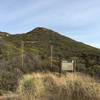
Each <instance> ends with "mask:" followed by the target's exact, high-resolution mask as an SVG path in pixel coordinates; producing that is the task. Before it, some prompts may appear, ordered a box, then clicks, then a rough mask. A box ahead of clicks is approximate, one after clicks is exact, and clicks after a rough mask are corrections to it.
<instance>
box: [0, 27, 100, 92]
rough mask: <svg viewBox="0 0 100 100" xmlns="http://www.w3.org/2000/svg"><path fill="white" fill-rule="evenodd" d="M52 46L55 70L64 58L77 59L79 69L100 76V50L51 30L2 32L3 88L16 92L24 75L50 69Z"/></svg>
mask: <svg viewBox="0 0 100 100" xmlns="http://www.w3.org/2000/svg"><path fill="white" fill-rule="evenodd" d="M22 41H24V51H23V50H22ZM32 41H33V42H32ZM51 45H52V46H53V71H56V72H58V71H59V65H60V60H61V59H66V60H71V59H76V60H77V68H76V70H77V71H79V72H83V73H87V74H90V75H95V76H98V77H100V49H97V48H94V47H92V46H89V45H86V44H84V43H81V42H78V41H75V40H73V39H70V38H68V37H65V36H63V35H61V34H59V33H57V32H54V31H52V30H50V29H46V28H43V27H37V28H35V29H34V30H32V31H30V32H27V33H23V34H16V35H12V34H9V33H5V32H0V89H2V90H12V91H14V90H15V89H16V87H17V84H18V83H17V80H18V79H19V78H20V77H21V76H22V75H23V74H26V73H31V72H35V71H48V70H50V46H51ZM22 52H23V53H22ZM22 54H24V55H22ZM22 56H23V63H24V64H23V66H22Z"/></svg>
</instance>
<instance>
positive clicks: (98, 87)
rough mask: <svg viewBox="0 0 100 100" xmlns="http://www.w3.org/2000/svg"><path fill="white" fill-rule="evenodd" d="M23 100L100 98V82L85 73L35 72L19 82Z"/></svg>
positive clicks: (83, 99)
mask: <svg viewBox="0 0 100 100" xmlns="http://www.w3.org/2000/svg"><path fill="white" fill-rule="evenodd" d="M18 93H19V94H20V97H21V100H100V84H99V83H97V82H96V81H95V80H94V79H92V78H90V77H89V76H86V75H83V74H79V73H78V74H67V75H66V76H61V77H59V76H58V75H54V74H50V73H49V74H43V73H33V74H32V75H25V76H24V77H23V79H22V80H20V82H19V87H18Z"/></svg>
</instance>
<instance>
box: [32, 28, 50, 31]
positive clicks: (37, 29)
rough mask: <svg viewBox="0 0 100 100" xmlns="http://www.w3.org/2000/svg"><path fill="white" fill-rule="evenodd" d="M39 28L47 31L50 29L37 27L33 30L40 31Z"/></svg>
mask: <svg viewBox="0 0 100 100" xmlns="http://www.w3.org/2000/svg"><path fill="white" fill-rule="evenodd" d="M39 30H41V31H47V30H49V29H47V28H44V27H36V28H35V29H33V31H39Z"/></svg>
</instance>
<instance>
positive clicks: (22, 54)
mask: <svg viewBox="0 0 100 100" xmlns="http://www.w3.org/2000/svg"><path fill="white" fill-rule="evenodd" d="M21 63H22V68H23V66H24V41H22V42H21Z"/></svg>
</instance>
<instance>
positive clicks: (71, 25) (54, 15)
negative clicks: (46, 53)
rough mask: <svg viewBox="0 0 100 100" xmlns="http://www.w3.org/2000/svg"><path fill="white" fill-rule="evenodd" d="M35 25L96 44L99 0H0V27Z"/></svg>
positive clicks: (27, 28) (12, 29) (23, 29)
mask: <svg viewBox="0 0 100 100" xmlns="http://www.w3.org/2000/svg"><path fill="white" fill-rule="evenodd" d="M39 26H41V27H45V28H49V29H53V30H54V31H57V32H59V33H61V34H64V35H66V36H69V37H71V38H73V39H76V40H78V41H81V42H84V43H87V44H90V45H93V46H95V47H98V48H100V39H99V38H100V0H0V31H6V32H10V33H12V34H15V33H23V32H28V31H30V30H32V29H34V28H35V27H39Z"/></svg>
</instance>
